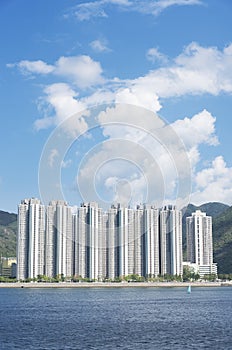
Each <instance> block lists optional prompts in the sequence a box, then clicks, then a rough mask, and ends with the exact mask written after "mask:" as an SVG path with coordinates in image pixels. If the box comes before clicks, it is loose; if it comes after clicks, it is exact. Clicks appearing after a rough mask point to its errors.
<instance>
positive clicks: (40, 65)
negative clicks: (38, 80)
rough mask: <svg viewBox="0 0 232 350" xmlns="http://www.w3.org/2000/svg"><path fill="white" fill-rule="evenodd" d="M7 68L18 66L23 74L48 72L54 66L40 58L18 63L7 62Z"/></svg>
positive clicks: (52, 69)
mask: <svg viewBox="0 0 232 350" xmlns="http://www.w3.org/2000/svg"><path fill="white" fill-rule="evenodd" d="M7 67H8V68H13V67H18V68H19V69H20V71H21V72H22V73H23V74H30V73H36V74H49V73H52V72H53V71H54V67H53V66H52V65H49V64H47V63H45V62H43V61H41V60H38V61H28V60H23V61H20V62H19V63H13V64H11V63H9V64H7Z"/></svg>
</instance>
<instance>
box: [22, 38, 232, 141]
mask: <svg viewBox="0 0 232 350" xmlns="http://www.w3.org/2000/svg"><path fill="white" fill-rule="evenodd" d="M156 54H158V55H159V53H157V51H156ZM25 62H26V64H25ZM35 62H37V63H35ZM38 62H39V64H38ZM16 65H17V67H20V65H21V66H22V67H24V68H23V69H27V71H28V72H31V73H33V74H35V73H37V74H47V75H48V74H49V75H50V77H51V78H52V79H54V78H56V79H57V77H58V79H59V78H62V79H64V80H67V83H68V84H70V85H69V87H68V84H67V83H65V85H63V86H66V87H65V89H64V88H62V89H60V88H59V89H57V88H54V87H55V86H62V85H60V84H61V83H59V82H58V83H56V84H54V83H52V84H50V85H48V86H47V88H46V89H45V97H44V99H45V103H46V104H49V103H50V106H51V108H52V110H55V111H56V113H57V121H59V120H60V119H62V113H63V119H64V118H66V117H67V116H69V115H70V112H71V113H73V112H75V108H76V112H78V111H79V110H80V106H81V108H82V106H83V105H84V106H85V107H86V108H87V107H89V106H94V105H96V104H97V105H99V104H103V103H111V102H116V103H129V104H133V105H138V106H142V107H144V108H148V109H150V110H152V111H154V112H157V111H159V110H160V109H161V104H160V99H163V101H164V99H166V98H170V97H172V98H173V97H180V96H184V95H188V94H189V95H202V94H206V93H208V94H212V95H218V94H220V93H223V92H226V93H231V92H232V73H231V72H232V45H228V46H227V47H225V48H224V50H219V49H217V48H216V47H202V46H200V45H199V44H197V43H191V44H189V45H188V46H187V47H186V48H185V49H184V50H183V52H182V53H181V54H180V55H178V56H177V57H176V58H175V59H174V60H172V61H170V60H169V62H168V64H166V65H165V66H163V67H161V68H158V69H154V70H151V71H149V72H148V73H147V74H146V75H144V76H141V77H136V78H134V79H130V80H122V79H120V78H118V77H116V78H113V79H107V78H105V79H104V78H103V69H102V67H101V64H100V63H99V62H96V61H94V60H93V59H92V58H91V57H89V56H85V55H82V56H71V57H60V58H59V59H58V60H57V61H56V62H55V63H54V64H53V65H49V64H47V63H45V62H43V61H31V62H30V61H21V62H19V63H18V64H16ZM63 84H64V83H63ZM90 87H94V88H95V89H94V91H93V90H92V89H90V90H86V89H87V88H90ZM67 90H70V91H72V92H71V93H68V94H67ZM82 90H84V92H85V95H84V96H83V94H82V96H81V97H79V96H80V92H82ZM62 91H63V96H62ZM56 94H57V96H56ZM67 95H68V96H69V98H71V99H70V102H71V104H70V107H69V106H68V104H67V103H65V108H62V107H61V106H60V103H59V99H60V100H63V101H67ZM77 96H78V97H79V98H78V99H77ZM40 102H41V101H40ZM40 105H41V106H42V104H40ZM47 106H48V105H47ZM47 106H46V107H47ZM74 107H75V108H74ZM45 112H46V113H47V112H49V110H48V109H47V108H45ZM49 117H50V116H49V115H46V118H45V120H39V121H38V122H36V124H37V127H38V128H44V127H49V126H50V125H51V124H52V119H49ZM200 117H202V116H199V117H198V119H199V118H200ZM188 122H189V121H188V120H187V119H186V120H185V123H188ZM196 122H197V117H195V120H194V123H195V125H196ZM209 127H210V125H209ZM197 136H200V134H198V135H197ZM183 137H184V135H183ZM210 142H216V140H212V139H211V141H210Z"/></svg>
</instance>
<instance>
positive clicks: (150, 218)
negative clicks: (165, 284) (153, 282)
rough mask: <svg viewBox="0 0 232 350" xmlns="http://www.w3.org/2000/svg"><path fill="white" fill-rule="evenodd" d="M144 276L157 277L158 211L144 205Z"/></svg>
mask: <svg viewBox="0 0 232 350" xmlns="http://www.w3.org/2000/svg"><path fill="white" fill-rule="evenodd" d="M143 237H144V254H143V266H144V276H149V277H157V276H158V275H159V210H158V209H155V208H154V207H153V206H150V205H144V210H143Z"/></svg>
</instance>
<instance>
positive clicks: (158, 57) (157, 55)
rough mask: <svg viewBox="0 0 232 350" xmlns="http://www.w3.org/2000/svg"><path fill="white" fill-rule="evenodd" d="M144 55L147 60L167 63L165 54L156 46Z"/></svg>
mask: <svg viewBox="0 0 232 350" xmlns="http://www.w3.org/2000/svg"><path fill="white" fill-rule="evenodd" d="M146 57H147V59H148V61H151V62H152V63H154V62H160V63H167V62H168V59H167V57H166V56H165V55H163V54H162V53H161V52H159V50H158V49H157V48H156V47H152V48H150V49H149V50H148V51H147V54H146Z"/></svg>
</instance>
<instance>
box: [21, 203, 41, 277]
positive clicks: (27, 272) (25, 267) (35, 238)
mask: <svg viewBox="0 0 232 350" xmlns="http://www.w3.org/2000/svg"><path fill="white" fill-rule="evenodd" d="M44 247H45V207H44V206H43V205H42V204H41V203H40V201H39V200H38V199H35V198H32V199H25V200H22V201H21V204H20V205H19V207H18V236H17V278H18V279H19V280H24V279H26V278H32V279H33V278H36V277H37V276H38V275H44V273H45V265H44V253H45V250H44Z"/></svg>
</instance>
